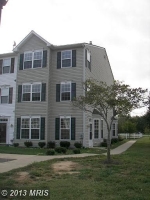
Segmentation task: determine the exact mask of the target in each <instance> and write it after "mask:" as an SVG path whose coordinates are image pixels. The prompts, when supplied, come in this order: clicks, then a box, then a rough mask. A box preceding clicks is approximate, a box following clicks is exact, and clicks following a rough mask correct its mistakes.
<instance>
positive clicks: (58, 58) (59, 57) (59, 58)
mask: <svg viewBox="0 0 150 200" xmlns="http://www.w3.org/2000/svg"><path fill="white" fill-rule="evenodd" d="M60 68H61V52H57V69H60Z"/></svg>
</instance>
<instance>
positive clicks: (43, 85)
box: [41, 83, 46, 101]
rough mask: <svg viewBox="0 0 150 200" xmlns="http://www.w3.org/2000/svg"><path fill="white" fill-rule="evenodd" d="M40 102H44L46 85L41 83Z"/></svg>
mask: <svg viewBox="0 0 150 200" xmlns="http://www.w3.org/2000/svg"><path fill="white" fill-rule="evenodd" d="M41 101H46V83H42V91H41Z"/></svg>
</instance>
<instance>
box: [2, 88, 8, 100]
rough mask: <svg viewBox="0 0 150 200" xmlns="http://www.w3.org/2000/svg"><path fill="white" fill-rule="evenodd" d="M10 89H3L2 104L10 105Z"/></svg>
mask: <svg viewBox="0 0 150 200" xmlns="http://www.w3.org/2000/svg"><path fill="white" fill-rule="evenodd" d="M8 100H9V88H1V104H5V103H8Z"/></svg>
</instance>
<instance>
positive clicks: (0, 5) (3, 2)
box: [0, 0, 8, 23]
mask: <svg viewBox="0 0 150 200" xmlns="http://www.w3.org/2000/svg"><path fill="white" fill-rule="evenodd" d="M7 2H8V0H0V23H1V13H2V9H3V6H5V5H6V3H7Z"/></svg>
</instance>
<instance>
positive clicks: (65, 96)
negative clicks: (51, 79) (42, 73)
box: [61, 82, 71, 101]
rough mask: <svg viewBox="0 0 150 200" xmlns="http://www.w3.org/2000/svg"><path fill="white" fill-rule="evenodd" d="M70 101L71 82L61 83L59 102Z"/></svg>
mask: <svg viewBox="0 0 150 200" xmlns="http://www.w3.org/2000/svg"><path fill="white" fill-rule="evenodd" d="M67 100H68V101H69V100H71V82H62V83H61V101H67Z"/></svg>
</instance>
